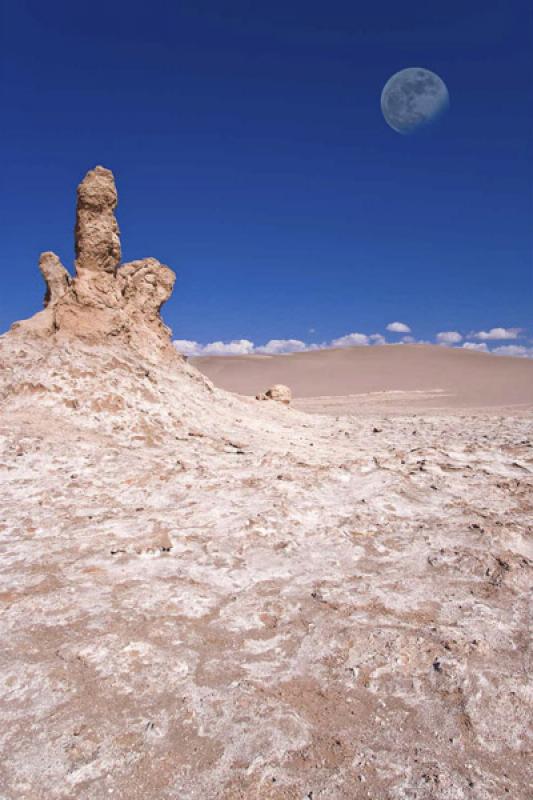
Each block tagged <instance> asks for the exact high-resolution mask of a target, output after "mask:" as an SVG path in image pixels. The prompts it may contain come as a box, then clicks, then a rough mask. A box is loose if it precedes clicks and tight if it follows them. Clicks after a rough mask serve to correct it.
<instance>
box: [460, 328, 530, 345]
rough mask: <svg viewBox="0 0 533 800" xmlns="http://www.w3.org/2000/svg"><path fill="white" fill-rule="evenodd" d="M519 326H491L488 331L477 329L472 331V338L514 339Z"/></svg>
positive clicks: (519, 329)
mask: <svg viewBox="0 0 533 800" xmlns="http://www.w3.org/2000/svg"><path fill="white" fill-rule="evenodd" d="M520 331H521V328H491V329H490V331H478V332H477V333H473V334H472V336H473V337H474V339H481V340H482V341H484V342H488V341H491V340H493V339H494V340H498V339H516V338H517V337H518V334H519V333H520Z"/></svg>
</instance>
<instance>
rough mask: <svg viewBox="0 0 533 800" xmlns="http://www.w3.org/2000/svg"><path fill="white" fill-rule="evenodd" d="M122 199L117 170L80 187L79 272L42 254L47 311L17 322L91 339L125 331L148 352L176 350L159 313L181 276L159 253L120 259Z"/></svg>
mask: <svg viewBox="0 0 533 800" xmlns="http://www.w3.org/2000/svg"><path fill="white" fill-rule="evenodd" d="M116 205H117V191H116V188H115V180H114V177H113V173H112V172H111V171H110V170H108V169H105V168H104V167H95V168H94V169H93V170H90V171H89V172H88V173H87V175H86V176H85V178H84V179H83V180H82V182H81V183H80V185H79V186H78V202H77V208H76V227H75V252H76V275H75V277H74V278H72V277H71V276H70V274H69V273H68V271H67V270H66V269H65V267H64V266H63V265H62V263H61V261H60V259H59V258H58V256H56V255H55V253H52V252H45V253H42V255H41V257H40V261H39V267H40V270H41V273H42V275H43V278H44V280H45V283H46V294H45V300H44V305H45V310H44V311H42V312H40V313H39V314H36V315H35V316H34V317H32V318H31V319H30V320H26V321H25V322H23V323H17V326H18V327H20V328H22V329H26V330H29V331H32V332H33V333H37V334H41V335H47V334H48V335H52V334H53V335H55V336H59V337H61V336H72V335H75V336H79V337H82V338H84V339H88V340H91V341H98V340H101V339H102V337H103V338H105V337H108V336H113V337H117V336H118V337H121V338H123V339H124V340H126V341H127V342H128V343H129V344H132V345H133V346H135V347H136V348H137V349H139V350H141V351H144V352H147V351H149V350H152V349H154V348H155V349H157V350H158V351H161V350H167V352H168V353H172V355H174V353H175V351H174V348H172V347H171V344H170V331H169V329H168V328H167V327H166V326H165V325H164V324H163V322H162V320H161V317H160V314H159V312H160V309H161V306H162V305H163V304H164V303H165V302H166V301H167V300H168V298H169V297H170V295H171V293H172V289H173V286H174V281H175V278H176V276H175V274H174V272H172V270H171V269H169V268H168V267H166V266H164V265H163V264H160V262H159V261H157V260H156V259H155V258H145V259H141V260H138V261H132V262H131V263H129V264H121V263H120V257H121V249H120V238H119V228H118V224H117V220H116V218H115V208H116Z"/></svg>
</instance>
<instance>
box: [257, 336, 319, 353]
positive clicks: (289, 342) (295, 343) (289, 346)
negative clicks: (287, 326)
mask: <svg viewBox="0 0 533 800" xmlns="http://www.w3.org/2000/svg"><path fill="white" fill-rule="evenodd" d="M304 350H309V345H306V343H305V342H302V341H300V339H271V340H270V341H269V342H267V343H266V344H264V345H262V347H256V348H255V352H256V353H267V354H269V355H275V354H279V353H301V352H303V351H304Z"/></svg>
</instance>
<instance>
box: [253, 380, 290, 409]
mask: <svg viewBox="0 0 533 800" xmlns="http://www.w3.org/2000/svg"><path fill="white" fill-rule="evenodd" d="M256 399H257V400H275V401H276V402H278V403H283V404H284V405H286V406H288V405H290V403H291V400H292V392H291V390H290V389H289V387H288V386H285V385H284V384H283V383H276V384H275V385H274V386H271V387H270V389H267V390H266V392H262V393H260V394H258V395H257V397H256Z"/></svg>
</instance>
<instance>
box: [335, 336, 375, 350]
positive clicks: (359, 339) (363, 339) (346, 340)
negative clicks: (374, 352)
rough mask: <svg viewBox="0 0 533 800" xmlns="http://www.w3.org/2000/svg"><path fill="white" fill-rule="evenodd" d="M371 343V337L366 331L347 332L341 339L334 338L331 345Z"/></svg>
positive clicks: (350, 345)
mask: <svg viewBox="0 0 533 800" xmlns="http://www.w3.org/2000/svg"><path fill="white" fill-rule="evenodd" d="M369 343H370V338H369V337H368V336H367V335H366V333H347V334H346V336H341V337H340V338H339V339H333V340H332V341H331V342H330V343H329V346H330V347H354V346H356V345H367V344H369Z"/></svg>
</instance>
